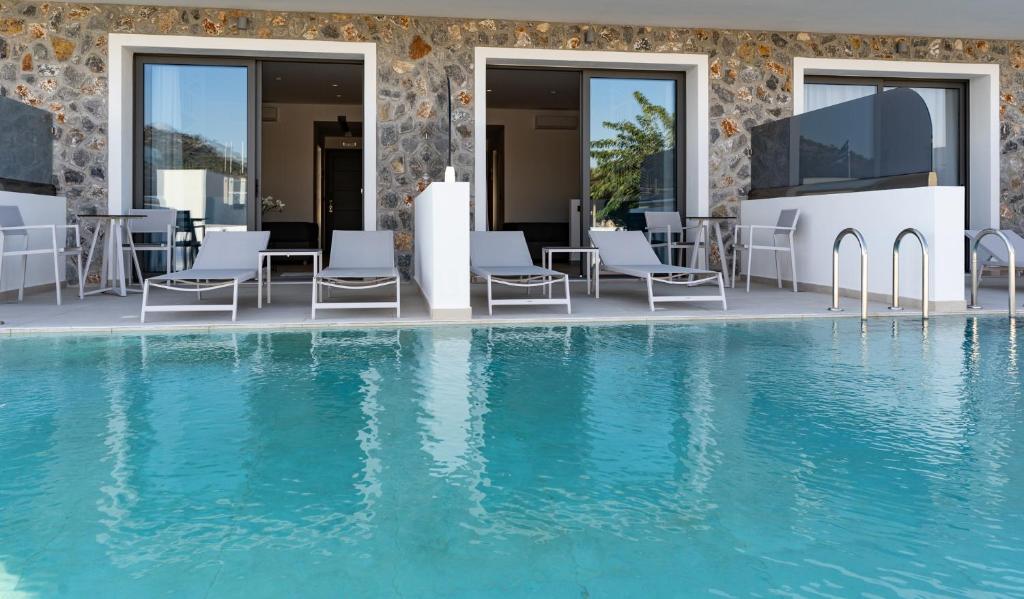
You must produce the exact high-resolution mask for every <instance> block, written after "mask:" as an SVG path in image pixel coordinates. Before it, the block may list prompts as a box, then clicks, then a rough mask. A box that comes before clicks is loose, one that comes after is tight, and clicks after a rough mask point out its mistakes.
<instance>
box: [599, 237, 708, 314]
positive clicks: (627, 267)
mask: <svg viewBox="0 0 1024 599" xmlns="http://www.w3.org/2000/svg"><path fill="white" fill-rule="evenodd" d="M590 240H591V241H593V242H594V246H595V247H597V251H598V254H599V255H600V258H601V265H602V266H603V267H604V268H605V269H607V270H610V271H612V272H616V273H619V274H623V275H627V276H630V277H636V278H638V279H642V280H643V281H644V282H646V283H647V303H648V305H649V306H650V308H651V312H653V311H654V305H655V304H656V303H658V302H717V301H721V302H722V310H726V309H727V305H726V301H725V283H724V281H723V279H722V273H720V272H715V271H712V270H700V269H695V268H685V267H683V266H675V265H673V264H662V263H661V260H659V259H658V256H657V255H656V254H655V253H654V250H653V249H651V246H650V244H649V243H648V242H647V239H646V238H645V237H644V234H643V233H641V232H640V231H594V230H591V231H590ZM684 277H685V278H684ZM654 283H662V284H665V285H685V286H686V287H696V286H697V285H702V284H704V283H717V284H718V295H655V294H654Z"/></svg>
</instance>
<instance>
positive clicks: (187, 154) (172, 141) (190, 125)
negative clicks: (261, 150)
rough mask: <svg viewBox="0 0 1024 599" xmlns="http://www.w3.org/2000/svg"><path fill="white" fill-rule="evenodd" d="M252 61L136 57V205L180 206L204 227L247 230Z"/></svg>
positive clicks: (250, 222) (252, 209) (251, 197)
mask: <svg viewBox="0 0 1024 599" xmlns="http://www.w3.org/2000/svg"><path fill="white" fill-rule="evenodd" d="M255 81H256V77H255V63H254V62H253V61H247V60H231V59H205V58H192V57H153V56H146V57H138V58H137V59H136V64H135V85H136V89H135V177H134V199H133V205H134V206H135V207H136V208H156V207H168V208H176V209H178V210H187V211H188V212H189V216H190V217H191V218H192V219H195V220H196V222H202V223H203V224H204V225H205V227H206V228H207V229H208V230H209V229H240V230H245V229H255V228H256V227H257V225H258V223H257V211H256V206H255V204H256V203H257V202H256V198H257V192H258V190H257V189H256V184H255V181H256V178H255V174H256V159H255V158H256V156H255V155H256V152H255V147H256V141H255V116H256V115H255V114H253V113H254V112H255V109H254V108H253V107H254V106H256V105H257V104H256V101H255V98H256V86H255Z"/></svg>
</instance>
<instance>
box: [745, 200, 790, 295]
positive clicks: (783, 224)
mask: <svg viewBox="0 0 1024 599" xmlns="http://www.w3.org/2000/svg"><path fill="white" fill-rule="evenodd" d="M799 220H800V210H799V209H797V208H792V209H788V210H783V211H782V212H780V213H779V220H778V222H777V223H776V224H775V226H772V225H736V229H735V233H734V237H733V246H732V286H733V287H736V262H737V260H736V257H737V254H738V253H739V252H742V251H744V250H746V252H747V292H748V293H749V292H750V264H751V262H752V261H753V257H754V250H763V251H766V252H771V253H772V256H773V257H774V258H775V278H776V279H777V280H778V284H779V289H782V269H781V268H780V266H779V252H789V265H790V269H791V271H792V274H793V292H794V293H796V292H797V283H796V251H795V249H794V248H795V246H794V245H793V236H794V235H795V234H796V225H797V222H798V221H799ZM744 231H746V232H747V234H746V240H745V241H744V237H743V232H744ZM758 231H763V232H764V233H763V234H762V235H761V238H760V240H755V236H754V234H755V233H757V232H758ZM765 235H768V238H765ZM780 241H784V242H786V244H785V245H780ZM768 242H770V243H771V245H767V244H768Z"/></svg>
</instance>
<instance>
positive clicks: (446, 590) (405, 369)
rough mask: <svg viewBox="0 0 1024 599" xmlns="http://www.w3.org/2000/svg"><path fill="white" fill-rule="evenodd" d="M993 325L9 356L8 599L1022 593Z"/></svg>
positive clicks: (464, 332)
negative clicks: (61, 598)
mask: <svg viewBox="0 0 1024 599" xmlns="http://www.w3.org/2000/svg"><path fill="white" fill-rule="evenodd" d="M1019 351H1020V350H1019V348H1018V331H1017V329H1015V328H1013V327H1011V326H1010V325H1009V324H1008V322H1007V321H1006V320H1005V319H998V318H982V319H971V320H964V319H959V318H946V319H936V320H933V321H932V322H931V323H930V324H929V325H928V326H927V328H922V325H921V324H920V323H918V322H915V321H910V320H905V321H901V322H889V321H881V320H877V321H872V322H871V323H870V325H869V326H868V329H867V330H866V332H865V331H862V329H861V325H860V323H859V322H857V321H855V320H842V321H832V320H814V321H802V322H762V323H710V324H687V325H656V326H638V325H633V326H599V327H569V328H566V327H551V328H535V327H530V328H525V327H524V328H517V327H509V328H475V329H474V328H421V329H405V330H383V329H382V330H362V331H361V330H352V331H335V332H281V333H266V332H253V333H225V334H196V335H180V334H174V335H148V336H105V337H100V336H89V337H85V336H82V337H75V336H59V337H58V336H53V337H34V338H17V337H13V338H7V339H4V340H0V394H2V399H0V596H3V597H36V596H39V597H51V596H67V597H80V596H87V595H90V594H92V595H96V596H104V597H111V596H118V597H151V596H154V595H158V594H161V595H171V596H190V597H191V596H206V595H208V596H211V597H281V596H304V597H325V596H332V597H338V596H343V597H391V596H399V595H402V596H409V597H442V596H445V597H451V596H465V597H484V596H496V597H511V596H534V597H539V596H543V597H676V596H693V595H711V594H719V595H723V596H730V595H737V596H738V595H748V594H751V593H761V594H765V595H767V594H772V593H774V594H784V595H817V594H829V595H835V596H851V595H860V594H875V595H878V596H891V595H897V594H904V595H913V596H920V595H924V594H928V593H934V594H937V595H967V594H974V595H984V594H991V595H1010V596H1012V595H1017V596H1022V595H1024V401H1022V389H1021V373H1020V370H1019V363H1018V362H1019V360H1021V356H1019Z"/></svg>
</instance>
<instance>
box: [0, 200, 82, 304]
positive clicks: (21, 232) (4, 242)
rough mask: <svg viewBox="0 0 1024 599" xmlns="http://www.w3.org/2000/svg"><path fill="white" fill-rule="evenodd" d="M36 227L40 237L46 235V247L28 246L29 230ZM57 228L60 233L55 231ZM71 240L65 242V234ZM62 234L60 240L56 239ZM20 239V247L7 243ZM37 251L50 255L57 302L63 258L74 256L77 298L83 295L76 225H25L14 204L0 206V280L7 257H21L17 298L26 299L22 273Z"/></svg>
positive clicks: (58, 299) (30, 231) (37, 253)
mask: <svg viewBox="0 0 1024 599" xmlns="http://www.w3.org/2000/svg"><path fill="white" fill-rule="evenodd" d="M33 231H38V232H40V233H41V235H40V237H44V238H47V239H46V241H48V242H49V247H42V248H35V249H33V248H32V246H31V240H32V232H33ZM58 231H60V234H58ZM69 233H70V234H71V236H72V243H68V239H67V238H68V234H69ZM61 237H62V238H63V240H62V242H61V243H58V239H60V238H61ZM17 241H21V243H20V245H21V246H22V247H21V248H20V249H13V248H10V247H9V246H10V245H11V244H12V242H17ZM37 255H50V256H53V277H54V288H55V289H56V291H57V305H58V306H59V305H61V297H60V265H61V262H62V258H63V260H74V261H75V271H76V274H77V275H78V299H82V298H83V297H84V291H85V289H84V285H85V281H84V278H83V276H82V240H81V236H80V234H79V229H78V225H26V224H25V220H24V219H23V218H22V216H21V210H20V209H19V208H18V207H17V206H0V283H2V282H3V266H4V259H6V258H18V257H20V258H21V284H20V285H19V286H18V301H19V302H20V301H22V300H23V299H25V274H26V272H27V271H28V257H29V256H37Z"/></svg>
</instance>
